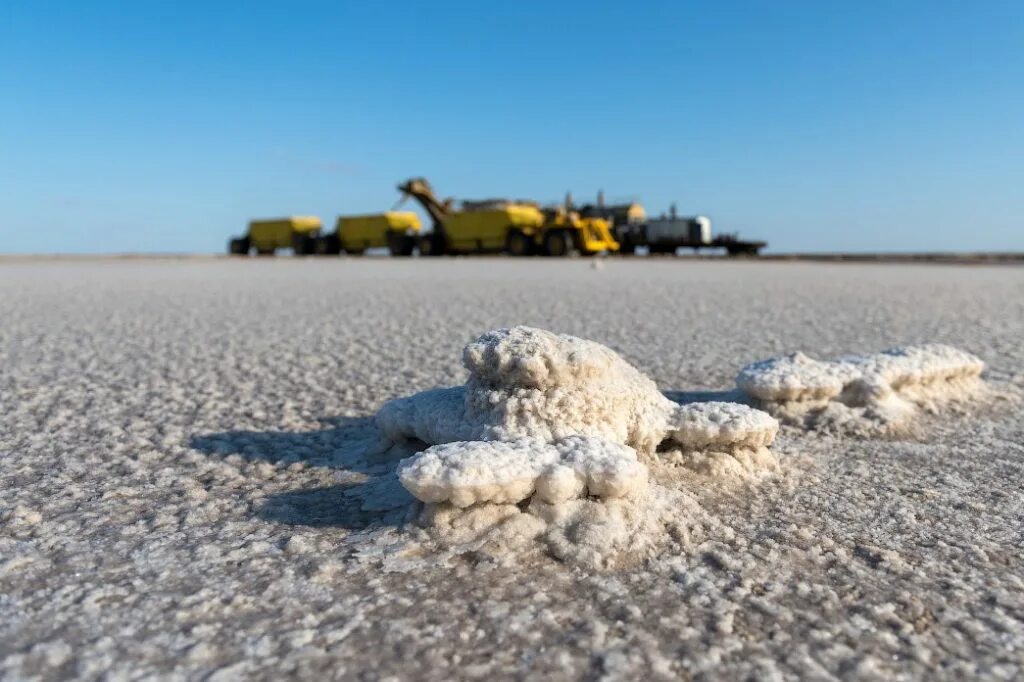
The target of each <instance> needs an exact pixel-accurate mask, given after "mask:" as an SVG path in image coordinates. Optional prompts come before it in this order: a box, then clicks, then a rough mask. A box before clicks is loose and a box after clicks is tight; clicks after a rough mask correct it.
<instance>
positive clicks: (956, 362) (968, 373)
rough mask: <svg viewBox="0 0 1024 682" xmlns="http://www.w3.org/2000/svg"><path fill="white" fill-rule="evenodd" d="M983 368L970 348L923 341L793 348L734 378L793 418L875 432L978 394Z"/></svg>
mask: <svg viewBox="0 0 1024 682" xmlns="http://www.w3.org/2000/svg"><path fill="white" fill-rule="evenodd" d="M984 369H985V364H984V363H983V362H982V361H981V360H980V359H978V358H977V357H975V356H974V355H971V354H970V353H966V352H964V351H962V350H959V349H957V348H953V347H952V346H946V345H942V344H925V345H920V346H906V347H899V348H892V349H890V350H886V351H883V352H881V353H874V354H871V355H861V356H858V355H850V356H845V357H842V358H839V359H838V360H833V361H820V360H815V359H813V358H810V357H808V356H806V355H804V354H803V353H793V354H791V355H786V356H783V357H779V358H772V359H770V360H762V361H760V362H755V363H753V364H750V365H747V366H746V367H744V368H743V369H742V370H741V371H740V373H739V375H738V376H737V377H736V385H737V386H738V387H739V389H740V390H741V391H743V392H744V393H746V394H747V395H748V396H750V397H751V398H754V399H755V400H756V401H758V405H759V406H760V407H763V408H765V409H766V410H768V411H769V412H771V413H772V414H775V415H776V416H780V417H782V418H784V419H787V420H788V421H791V422H797V423H802V424H804V425H806V426H820V427H826V428H827V427H839V428H842V429H844V430H854V431H857V430H861V431H865V432H871V431H878V430H894V429H899V428H902V427H903V426H905V424H906V422H907V421H908V420H909V419H910V418H911V417H913V416H914V414H916V413H917V411H918V409H919V408H923V409H926V410H931V411H934V410H935V409H937V405H938V404H939V403H942V402H948V401H950V400H956V399H960V398H964V397H967V396H971V395H973V394H974V393H975V392H976V390H977V389H978V388H979V386H980V382H979V380H978V378H979V376H980V375H981V373H982V371H983V370H984Z"/></svg>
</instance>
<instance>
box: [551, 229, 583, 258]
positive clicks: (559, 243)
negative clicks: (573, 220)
mask: <svg viewBox="0 0 1024 682" xmlns="http://www.w3.org/2000/svg"><path fill="white" fill-rule="evenodd" d="M574 248H575V244H573V242H572V235H570V234H569V233H568V232H566V231H565V230H551V231H550V232H548V233H547V234H546V235H544V254H545V255H547V256H554V257H556V258H562V257H565V256H571V255H572V252H573V250H574Z"/></svg>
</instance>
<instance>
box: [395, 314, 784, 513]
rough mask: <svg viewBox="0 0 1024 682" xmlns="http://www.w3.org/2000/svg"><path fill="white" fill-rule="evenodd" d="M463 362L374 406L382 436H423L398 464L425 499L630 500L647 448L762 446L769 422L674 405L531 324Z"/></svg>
mask: <svg viewBox="0 0 1024 682" xmlns="http://www.w3.org/2000/svg"><path fill="white" fill-rule="evenodd" d="M463 363H464V365H465V366H466V368H467V369H468V370H469V379H468V381H467V382H466V384H465V386H456V387H452V388H441V389H434V390H431V391H425V392H423V393H419V394H416V395H413V396H409V397H406V398H399V399H396V400H393V401H391V402H389V403H387V404H386V405H384V406H383V407H382V408H381V410H380V411H379V412H378V414H377V416H376V424H377V427H378V429H379V431H380V433H381V434H382V436H383V438H384V440H385V444H390V443H397V442H403V441H407V440H416V441H422V443H424V444H425V447H424V448H423V450H422V451H421V452H419V453H418V454H416V455H415V456H413V457H411V458H408V459H406V460H404V461H403V462H402V464H401V465H400V467H399V471H398V474H399V480H400V481H401V483H402V485H403V486H404V487H405V488H406V489H407V490H409V492H411V493H412V494H413V496H415V497H416V498H417V499H419V500H421V501H423V502H426V503H429V504H442V503H446V504H450V505H453V506H454V507H458V508H466V507H469V506H472V505H479V504H502V505H508V504H517V503H522V502H524V501H526V500H529V499H532V500H533V502H534V503H535V504H541V505H561V504H565V503H568V502H569V501H570V500H576V499H583V498H591V499H597V500H603V501H608V500H613V499H616V500H619V499H621V500H639V499H641V498H643V497H644V494H645V492H646V491H647V489H648V485H647V484H648V467H647V465H646V464H645V460H646V461H653V458H655V457H656V456H657V455H656V454H655V453H656V451H657V450H659V449H662V450H666V451H667V450H672V451H684V452H699V451H701V450H705V449H709V448H711V449H715V450H716V451H721V452H732V451H740V450H764V449H765V448H766V447H767V446H768V445H769V444H770V443H771V442H772V440H773V439H774V437H775V434H776V432H777V430H778V422H776V421H775V419H774V418H772V417H771V416H769V415H768V414H765V413H764V412H760V411H758V410H755V409H753V408H751V407H748V406H746V405H741V404H734V403H696V404H689V405H677V404H675V403H674V402H672V401H671V400H669V399H668V398H666V397H665V396H664V395H662V393H661V392H660V391H658V389H657V386H656V385H655V384H654V382H653V381H651V380H650V379H649V378H648V377H646V376H644V375H643V374H642V373H640V372H639V371H638V370H637V369H635V368H634V367H632V366H631V365H630V364H629V363H627V362H626V361H625V360H623V359H622V358H621V357H620V356H619V355H618V354H617V353H615V352H614V351H612V350H611V349H609V348H606V347H605V346H602V345H600V344H598V343H594V342H592V341H586V340H583V339H578V338H575V337H572V336H565V335H558V334H553V333H551V332H547V331H544V330H540V329H533V328H530V327H515V328H512V329H500V330H497V331H492V332H488V333H486V334H483V335H482V336H480V337H479V338H478V339H476V340H475V341H473V342H471V343H470V344H468V345H467V346H466V348H465V350H464V352H463ZM666 444H667V445H666ZM764 452H765V453H767V450H764ZM767 456H769V457H771V455H770V453H768V455H767ZM755 459H756V460H757V461H763V457H762V458H761V459H758V458H755ZM545 516H547V517H551V518H555V517H559V515H558V514H554V513H552V512H549V511H546V512H545ZM563 516H564V515H563ZM627 516H629V515H627Z"/></svg>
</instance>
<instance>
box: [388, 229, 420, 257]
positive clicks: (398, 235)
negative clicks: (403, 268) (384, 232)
mask: <svg viewBox="0 0 1024 682" xmlns="http://www.w3.org/2000/svg"><path fill="white" fill-rule="evenodd" d="M415 246H416V239H415V238H414V237H411V236H409V235H407V234H404V233H402V232H393V231H392V232H388V249H390V250H391V255H392V256H402V257H405V256H411V255H412V252H413V248H415Z"/></svg>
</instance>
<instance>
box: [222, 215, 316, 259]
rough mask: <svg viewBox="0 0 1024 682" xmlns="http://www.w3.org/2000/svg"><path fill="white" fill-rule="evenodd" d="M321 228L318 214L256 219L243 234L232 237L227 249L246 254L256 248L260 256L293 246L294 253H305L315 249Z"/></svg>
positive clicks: (236, 253)
mask: <svg viewBox="0 0 1024 682" xmlns="http://www.w3.org/2000/svg"><path fill="white" fill-rule="evenodd" d="M320 229H321V224H320V219H319V218H317V217H316V216H292V217H290V218H275V219H272V220H253V221H250V222H249V231H248V232H247V233H246V235H245V236H244V237H237V238H235V239H232V240H231V242H230V243H229V245H228V251H229V252H230V253H232V254H234V255H239V256H244V255H247V254H248V253H249V252H250V251H251V250H252V249H256V253H258V254H259V255H261V256H270V255H273V254H274V253H275V252H276V251H277V250H278V249H294V250H295V255H297V256H305V255H308V254H311V253H314V252H315V250H316V244H317V240H318V238H319V236H320Z"/></svg>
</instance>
